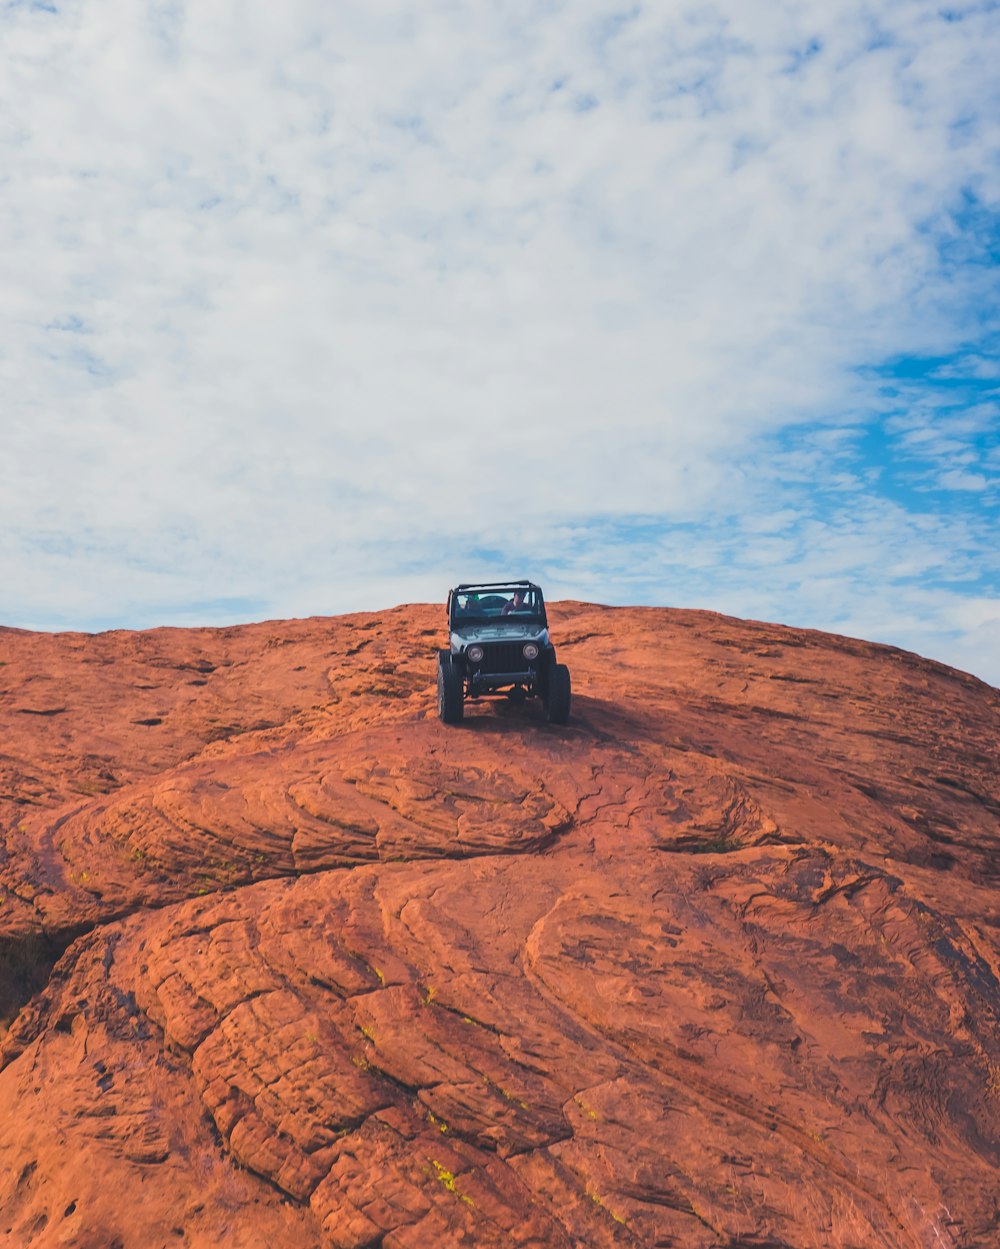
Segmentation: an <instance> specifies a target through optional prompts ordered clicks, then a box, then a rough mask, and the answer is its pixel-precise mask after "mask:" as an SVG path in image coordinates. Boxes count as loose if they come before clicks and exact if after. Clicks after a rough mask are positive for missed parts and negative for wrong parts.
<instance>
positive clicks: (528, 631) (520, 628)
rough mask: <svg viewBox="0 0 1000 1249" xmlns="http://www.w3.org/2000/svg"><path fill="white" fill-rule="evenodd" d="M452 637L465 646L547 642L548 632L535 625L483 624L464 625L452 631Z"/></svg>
mask: <svg viewBox="0 0 1000 1249" xmlns="http://www.w3.org/2000/svg"><path fill="white" fill-rule="evenodd" d="M454 636H455V637H456V638H458V639H459V640H460V641H461V642H463V643H464V644H465V645H466V646H468V644H469V643H470V642H541V643H544V642H545V641H546V640H547V636H548V630H547V629H539V627H538V625H537V624H484V625H464V626H463V627H462V628H461V629H456V630H455V631H454Z"/></svg>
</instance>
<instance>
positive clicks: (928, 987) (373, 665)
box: [0, 604, 1000, 1249]
mask: <svg viewBox="0 0 1000 1249" xmlns="http://www.w3.org/2000/svg"><path fill="white" fill-rule="evenodd" d="M442 614H443V613H441V611H440V609H438V608H434V609H431V608H425V607H408V608H399V609H396V610H395V611H393V612H386V613H384V614H382V615H379V616H355V617H344V618H339V619H334V620H311V621H297V622H284V623H273V622H272V623H269V624H266V625H253V626H245V627H242V628H234V629H226V630H155V631H152V632H150V633H145V634H130V633H112V634H104V635H100V636H97V637H86V636H84V635H73V634H66V635H56V636H45V635H36V634H28V633H24V632H20V631H14V630H4V631H0V659H2V661H3V666H2V667H0V683H2V685H3V687H4V688H3V693H2V695H0V730H2V731H3V734H4V750H3V758H2V759H0V781H2V794H0V818H2V819H3V821H4V823H3V828H4V834H5V835H4V841H3V849H2V852H0V970H2V971H3V975H2V976H0V985H2V987H0V1014H2V1015H5V1016H6V1021H7V1023H8V1024H9V1027H8V1030H7V1032H6V1035H5V1037H4V1039H3V1047H2V1054H3V1063H4V1066H3V1070H2V1072H0V1243H3V1244H11V1245H13V1246H18V1245H32V1246H41V1247H42V1249H46V1247H47V1246H49V1245H51V1246H55V1245H71V1246H77V1247H78V1249H84V1247H89V1246H93V1247H94V1249H96V1247H97V1246H100V1247H101V1249H107V1247H108V1246H110V1245H114V1244H119V1245H121V1246H122V1247H123V1249H131V1247H132V1246H136V1247H140V1246H141V1247H143V1249H145V1247H146V1246H160V1245H172V1244H177V1245H191V1246H203V1245H204V1246H208V1245H213V1246H214V1245H217V1244H223V1243H224V1244H226V1245H236V1246H247V1247H250V1246H269V1247H272V1246H281V1245H288V1246H296V1247H298V1246H311V1245H315V1246H338V1247H344V1249H347V1247H350V1249H362V1247H365V1246H371V1245H375V1244H382V1245H384V1246H385V1247H386V1249H399V1247H402V1246H407V1247H409V1246H421V1247H423V1246H428V1245H434V1246H449V1245H455V1246H458V1245H463V1244H468V1245H476V1246H493V1245H496V1246H511V1245H516V1246H539V1247H540V1246H560V1245H562V1246H571V1245H587V1246H591V1245H594V1246H612V1245H633V1246H635V1245H643V1246H647V1245H648V1246H654V1245H659V1246H669V1245H676V1246H684V1247H685V1249H688V1247H692V1249H700V1247H704V1249H708V1247H710V1246H711V1247H716V1246H719V1247H721V1246H735V1245H745V1246H757V1249H764V1247H765V1246H770V1247H772V1249H776V1247H779V1246H794V1247H795V1249H806V1247H810V1246H816V1247H817V1249H819V1247H822V1249H827V1247H830V1246H837V1247H842V1249H848V1247H851V1249H861V1247H865V1249H867V1247H868V1246H871V1247H875V1246H891V1247H893V1249H896V1247H899V1249H903V1247H906V1249H910V1247H911V1246H912V1247H918V1249H928V1247H930V1246H934V1247H935V1249H942V1247H943V1249H981V1247H988V1246H991V1245H997V1244H1000V1215H998V1208H997V1201H998V1196H1000V1191H998V1189H1000V1186H998V1182H997V1175H998V1166H997V1164H998V1161H1000V1133H998V1128H997V1122H998V1118H997V1112H998V1109H1000V1075H998V1073H1000V1033H998V1029H997V1012H998V1009H1000V989H998V979H997V977H998V974H1000V966H998V964H1000V952H998V936H997V933H998V918H1000V908H998V904H997V900H996V881H997V875H998V869H997V866H996V862H997V857H996V856H997V849H998V845H1000V780H998V769H997V729H998V726H1000V693H998V692H997V691H996V690H993V689H991V688H990V687H988V686H985V685H983V684H982V683H980V682H978V681H975V680H974V679H973V678H971V677H967V676H964V675H963V674H960V673H957V672H954V671H951V670H949V669H947V668H944V667H942V666H941V665H938V664H934V663H931V662H929V661H925V660H921V659H918V658H917V657H915V656H912V655H908V654H904V653H902V652H899V651H894V650H891V649H890V648H885V647H877V646H873V645H869V644H866V643H862V642H855V641H851V640H849V639H844V638H835V637H830V636H827V635H822V634H817V633H809V632H805V631H802V630H791V629H783V628H780V627H778V626H773V625H761V624H754V623H748V622H741V621H735V620H729V619H726V618H723V617H719V616H714V615H711V614H708V613H698V612H680V611H667V610H652V609H645V610H639V609H610V608H600V607H594V606H588V605H585V604H563V605H561V606H560V607H559V609H558V618H557V619H555V620H554V621H553V632H554V636H555V640H556V642H557V645H558V647H559V651H560V657H561V658H563V659H565V660H566V661H567V662H569V664H570V665H571V668H572V672H573V679H574V715H573V719H572V721H571V723H570V726H569V727H568V728H566V729H557V728H554V727H553V726H549V725H547V724H545V723H544V720H543V719H542V717H541V715H540V712H539V711H538V709H537V708H535V707H533V706H532V705H531V704H529V705H527V706H524V707H514V706H508V705H506V704H484V705H482V706H481V707H470V708H469V709H468V712H467V718H466V721H465V723H464V724H463V726H461V727H457V728H445V726H443V725H441V724H440V722H439V721H438V720H437V718H436V711H435V702H434V659H435V649H436V646H437V645H438V644H439V638H440V635H441V633H442V632H443V625H442ZM553 615H556V613H553ZM439 626H441V627H439ZM63 949H65V953H64V954H62V957H61V958H60V959H59V961H58V962H57V963H56V964H55V966H54V967H53V965H52V964H53V961H54V959H55V958H56V956H57V955H58V954H59V953H60V952H61V951H62V950H63Z"/></svg>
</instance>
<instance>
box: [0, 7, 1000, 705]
mask: <svg viewBox="0 0 1000 1249" xmlns="http://www.w3.org/2000/svg"><path fill="white" fill-rule="evenodd" d="M998 62H1000V3H998V0H977V2H974V3H973V2H964V0H956V2H955V3H952V4H949V5H944V6H943V5H940V4H937V3H928V2H926V0H891V2H890V0H836V3H832V4H831V3H829V0H825V2H823V3H819V2H817V0H795V2H792V0H718V2H715V3H713V2H712V0H659V2H658V3H655V4H654V3H635V4H628V5H621V4H614V3H605V2H604V0H573V2H572V3H569V2H563V0H534V2H533V3H529V2H527V0H509V2H508V3H505V4H500V5H498V4H495V3H488V2H486V0H424V2H423V3H422V4H420V5H419V6H418V5H413V4H399V3H396V2H394V0H384V2H382V3H378V4H374V5H373V4H371V3H366V4H361V3H353V2H351V0H343V2H339V3H336V4H330V3H328V2H326V0H323V2H321V0H283V3H282V4H280V5H278V4H274V3H273V2H268V3H263V2H262V0H241V2H240V3H239V4H237V3H233V2H231V0H200V2H199V3H198V4H194V3H187V2H186V0H141V2H140V0H0V239H2V244H0V322H2V327H0V328H2V332H0V437H2V442H0V446H2V452H3V454H2V455H0V623H2V624H6V625H13V626H19V627H23V628H34V629H46V630H50V629H51V630H55V629H86V630H97V629H105V628H115V627H129V628H144V627H149V626H154V625H163V624H167V625H195V624H198V625H214V624H226V623H234V622H240V621H245V620H257V619H266V618H276V617H290V616H308V615H327V614H339V613H341V612H347V611H356V610H368V609H372V610H375V609H380V608H382V607H387V606H390V605H393V604H396V603H405V602H414V601H421V602H433V601H441V602H442V603H443V601H444V598H445V596H446V593H447V590H448V587H449V586H450V585H453V584H455V583H456V582H458V581H462V580H476V579H495V578H503V577H510V576H516V577H530V578H532V579H535V580H538V581H539V582H541V584H542V585H543V587H544V589H545V591H546V594H547V597H548V598H550V599H555V598H577V599H585V600H588V601H595V602H603V603H613V604H648V605H660V606H682V607H693V608H708V609H711V610H715V611H722V612H726V613H729V614H732V615H736V616H741V617H750V618H754V619H763V620H771V621H778V622H782V623H785V624H791V625H796V626H803V627H809V628H817V629H824V630H828V631H832V632H836V633H843V634H848V635H851V636H856V637H863V638H868V639H871V640H874V641H880V642H887V643H891V644H893V645H896V646H902V647H905V648H907V649H910V650H915V651H917V652H919V653H921V654H923V655H927V656H930V657H932V658H934V659H938V660H941V661H943V662H945V663H950V664H953V665H955V666H956V667H959V668H961V669H963V670H965V671H969V672H972V673H974V674H975V675H977V676H979V677H981V678H983V679H984V680H987V681H989V682H990V683H992V684H994V685H997V686H1000V550H998V548H1000V544H998V542H997V540H996V530H997V518H998V510H1000V509H998V503H1000V351H998V347H1000V298H998V295H1000V289H998V288H1000V282H998V273H1000V75H998V74H997V73H996V65H997V63H998Z"/></svg>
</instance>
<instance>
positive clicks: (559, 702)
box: [545, 664, 570, 724]
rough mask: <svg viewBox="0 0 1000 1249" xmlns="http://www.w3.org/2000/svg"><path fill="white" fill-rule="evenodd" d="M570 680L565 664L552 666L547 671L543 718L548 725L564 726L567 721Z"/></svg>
mask: <svg viewBox="0 0 1000 1249" xmlns="http://www.w3.org/2000/svg"><path fill="white" fill-rule="evenodd" d="M569 703H570V679H569V669H568V668H567V667H566V665H565V664H553V665H552V667H551V668H550V669H549V680H548V690H547V692H546V698H545V717H546V719H547V720H548V722H549V724H565V723H566V721H567V720H568V719H569Z"/></svg>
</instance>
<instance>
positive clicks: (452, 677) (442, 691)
mask: <svg viewBox="0 0 1000 1249" xmlns="http://www.w3.org/2000/svg"><path fill="white" fill-rule="evenodd" d="M438 715H439V716H440V717H441V720H442V723H444V724H460V723H461V722H462V717H463V716H464V715H465V679H464V677H463V676H462V669H461V668H460V667H459V666H458V664H456V663H452V660H451V655H450V654H448V652H447V651H444V652H442V653H441V654H440V655H438Z"/></svg>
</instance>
